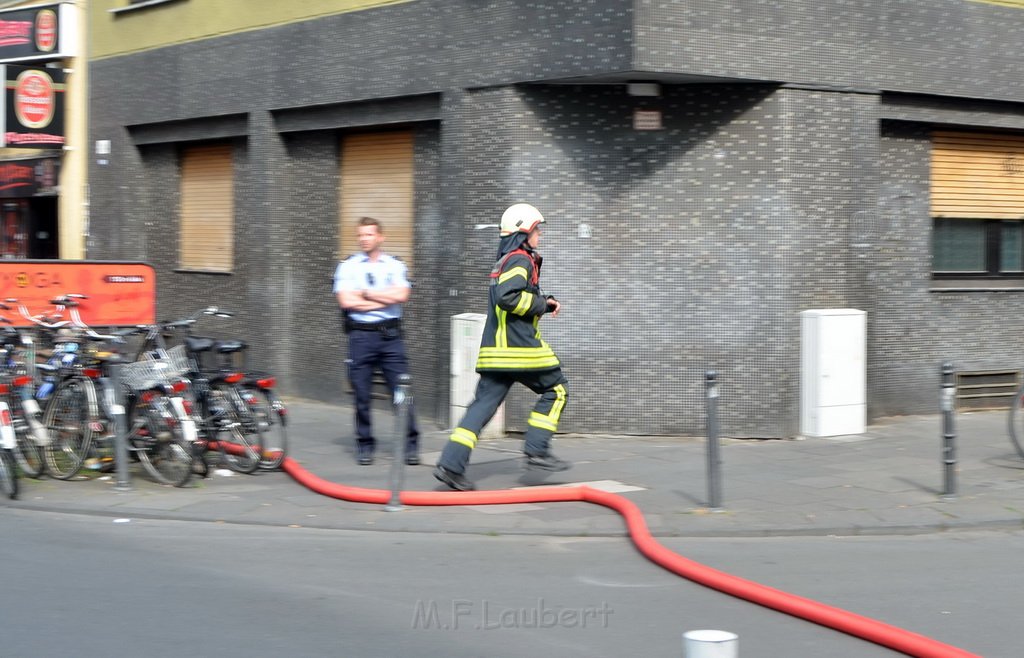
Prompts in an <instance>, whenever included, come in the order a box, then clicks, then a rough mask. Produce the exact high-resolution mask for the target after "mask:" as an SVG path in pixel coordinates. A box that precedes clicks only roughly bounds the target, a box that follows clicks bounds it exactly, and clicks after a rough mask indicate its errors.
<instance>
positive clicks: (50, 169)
mask: <svg viewBox="0 0 1024 658" xmlns="http://www.w3.org/2000/svg"><path fill="white" fill-rule="evenodd" d="M59 180H60V159H59V158H28V159H25V160H6V161H0V198H3V199H10V198H14V197H29V196H48V195H53V194H57V192H58V187H57V181H59Z"/></svg>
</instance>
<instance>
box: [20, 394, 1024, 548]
mask: <svg viewBox="0 0 1024 658" xmlns="http://www.w3.org/2000/svg"><path fill="white" fill-rule="evenodd" d="M288 404H289V415H290V424H289V427H288V432H289V441H290V446H289V454H290V456H291V458H292V459H294V460H296V461H297V462H299V463H300V464H301V465H302V466H303V467H304V468H306V469H307V470H309V471H311V472H312V473H314V474H316V475H318V476H320V477H322V478H324V479H326V480H330V481H332V482H338V483H341V484H346V485H350V486H355V487H366V488H371V489H385V490H387V489H389V488H390V484H389V482H390V481H389V477H390V475H391V467H392V459H391V450H392V446H393V441H392V437H393V436H395V432H394V429H395V422H394V418H393V417H392V416H390V415H388V414H387V412H386V411H383V410H378V411H376V412H375V416H374V418H375V420H376V423H377V427H378V437H379V438H378V448H377V458H376V461H375V463H374V464H373V465H371V466H359V465H357V464H356V461H355V458H354V454H353V441H352V438H351V436H352V435H351V431H350V430H349V428H350V427H351V426H352V412H351V408H350V407H348V406H343V405H338V406H335V405H328V404H321V403H315V402H309V401H304V400H289V401H288ZM428 425H429V422H426V421H424V422H421V426H428ZM955 428H956V434H957V436H956V445H957V450H956V457H957V460H958V467H957V470H956V483H957V495H956V497H954V498H953V499H951V500H945V499H944V497H943V496H942V493H943V486H944V479H943V463H942V418H941V415H940V414H935V415H930V416H907V417H897V418H888V419H883V420H881V421H879V422H878V423H877V424H875V425H871V426H870V427H868V431H867V432H866V433H865V434H863V435H856V436H843V437H833V438H815V439H804V440H733V439H722V440H721V459H722V470H721V483H722V499H721V503H722V504H721V510H718V511H712V510H709V509H707V507H706V502H707V500H708V487H707V475H706V441H705V439H704V437H646V436H643V437H641V436H595V435H565V436H559V437H558V438H557V439H556V441H555V444H554V449H555V452H556V454H558V455H559V456H560V457H562V458H564V459H568V460H569V461H571V462H573V463H574V466H573V468H572V469H571V470H569V471H566V472H564V473H543V472H537V471H524V469H523V464H522V462H523V460H522V455H521V452H520V450H521V439H520V438H519V437H517V436H515V435H511V436H508V437H506V438H503V439H494V440H483V441H481V442H480V444H479V446H478V447H477V449H476V450H475V451H474V454H473V458H472V461H471V462H470V467H469V471H468V476H469V477H470V479H472V480H474V481H475V482H476V484H477V487H478V488H479V489H480V490H494V489H507V488H513V487H524V486H534V485H539V484H545V485H551V484H572V483H587V484H589V485H590V486H593V487H596V488H600V489H604V490H607V491H613V492H621V493H622V495H623V496H625V497H627V498H629V499H630V500H632V501H633V502H634V503H636V504H637V505H638V506H639V508H640V509H641V511H642V512H643V514H644V517H645V519H646V521H647V524H648V526H649V528H650V531H651V533H652V534H654V535H656V536H719V537H721V536H784V535H858V534H862V535H863V534H914V533H927V532H939V531H946V530H954V529H972V528H1006V529H1013V528H1021V527H1022V526H1024V460H1022V459H1021V458H1019V457H1018V456H1017V454H1016V453H1015V452H1014V450H1013V448H1012V446H1011V444H1010V441H1009V438H1008V436H1007V429H1006V412H1005V411H988V412H975V413H961V414H958V415H957V416H956V423H955ZM447 436H448V434H447V431H445V430H443V429H428V431H427V432H426V433H425V435H424V437H423V439H422V443H423V448H422V458H423V464H422V465H421V466H415V467H404V480H405V486H404V489H405V490H420V491H446V490H447V489H446V488H445V487H443V486H442V485H441V484H440V483H439V482H437V481H436V480H435V479H434V478H433V477H432V475H431V470H432V468H433V465H434V463H435V462H436V460H437V457H438V455H439V452H440V449H441V447H442V446H443V445H444V443H445V441H446V440H447ZM130 473H131V490H130V491H127V492H120V491H117V490H115V478H114V477H113V476H112V474H103V475H100V474H98V473H94V472H90V473H88V474H85V475H81V476H79V477H78V478H77V479H75V480H71V481H60V480H52V479H47V478H43V479H40V480H29V479H23V480H22V481H21V484H22V493H21V496H20V497H19V499H18V500H14V501H8V500H3V501H2V502H0V505H4V506H6V507H9V508H15V509H27V510H43V511H53V512H69V513H78V514H95V515H101V516H109V517H113V518H127V519H138V518H160V519H179V520H191V521H209V522H220V523H242V524H264V525H277V526H291V527H300V526H301V527H316V528H338V529H348V530H378V531H404V532H464V533H479V534H493V535H502V534H531V535H565V536H569V535H573V536H602V535H603V536H607V535H611V536H621V535H625V534H626V526H625V523H624V522H623V520H622V518H621V517H620V516H619V515H618V514H617V513H616V512H614V511H612V510H610V509H607V508H605V507H601V506H599V505H593V504H589V503H583V502H561V503H543V504H509V505H490V506H475V505H473V506H444V507H411V506H406V507H405V508H404V509H402V510H399V511H392V512H389V511H386V510H385V509H384V506H383V505H372V504H366V503H353V502H347V501H343V500H338V499H334V498H329V497H326V496H323V495H320V494H317V493H314V492H312V491H310V490H308V489H306V488H305V487H303V486H302V485H300V484H298V483H297V482H296V481H295V480H293V479H292V478H291V477H290V476H289V475H288V474H286V473H284V472H280V471H276V472H258V473H256V474H254V475H239V474H225V473H228V472H226V471H223V469H216V470H211V475H210V477H209V478H207V479H205V480H200V479H197V480H196V481H195V482H194V483H193V484H192V485H191V486H188V487H185V488H180V489H178V488H173V487H167V486H161V485H157V484H154V483H153V482H151V481H150V480H148V479H147V477H146V474H145V472H144V471H142V469H141V468H140V467H139V466H138V465H137V464H133V465H132V466H131V469H130Z"/></svg>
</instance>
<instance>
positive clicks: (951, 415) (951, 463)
mask: <svg viewBox="0 0 1024 658" xmlns="http://www.w3.org/2000/svg"><path fill="white" fill-rule="evenodd" d="M954 373H955V371H954V370H953V364H952V363H950V362H949V361H946V362H945V363H943V364H942V395H941V398H940V400H939V408H940V409H942V498H943V500H952V499H954V498H956V428H955V427H954V420H955V415H956V411H955V397H956V383H955V381H954V377H953V375H954Z"/></svg>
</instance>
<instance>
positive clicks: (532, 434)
mask: <svg viewBox="0 0 1024 658" xmlns="http://www.w3.org/2000/svg"><path fill="white" fill-rule="evenodd" d="M517 382H518V383H520V384H522V385H523V386H526V387H527V388H529V389H530V390H531V391H533V392H534V393H537V394H539V395H540V398H539V399H538V400H537V403H536V405H534V407H533V411H532V412H531V413H530V418H529V420H527V423H526V424H527V428H526V434H525V436H524V437H523V439H524V442H523V452H525V453H526V454H527V455H544V454H547V452H548V450H549V448H550V445H551V437H552V435H554V433H555V431H556V430H557V429H558V420H559V418H560V417H561V415H562V409H563V408H564V407H565V402H566V398H567V397H568V391H567V390H566V386H567V384H568V383H569V382H568V380H566V378H565V375H563V374H562V369H561V368H555V369H554V370H542V371H539V372H538V371H529V370H517V371H514V372H509V373H498V372H483V373H480V382H479V383H478V384H477V385H476V396H475V397H474V398H473V402H472V403H471V404H470V405H469V409H467V410H466V415H465V416H463V418H462V422H460V423H459V426H458V427H456V428H455V430H454V431H453V432H452V435H451V438H450V439H449V441H448V443H446V444H445V446H444V450H443V451H442V452H441V458H440V459H439V460H438V461H437V463H438V465H439V466H443V467H444V468H446V469H448V470H449V471H452V472H453V473H460V474H461V473H465V472H466V465H467V464H468V463H469V456H470V453H471V452H472V451H473V448H474V447H476V441H477V435H478V434H479V433H480V430H482V429H483V427H484V426H485V425H486V424H487V423H488V422H490V420H491V418H492V417H493V416H494V413H495V412H496V411H497V410H498V407H499V406H501V403H502V401H503V400H504V399H505V396H507V395H508V392H509V390H510V389H511V388H512V385H513V384H515V383H517Z"/></svg>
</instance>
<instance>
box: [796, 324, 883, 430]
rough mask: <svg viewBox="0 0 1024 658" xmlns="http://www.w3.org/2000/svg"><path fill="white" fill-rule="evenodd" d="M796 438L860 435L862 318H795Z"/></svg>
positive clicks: (863, 422)
mask: <svg viewBox="0 0 1024 658" xmlns="http://www.w3.org/2000/svg"><path fill="white" fill-rule="evenodd" d="M800 337H801V340H800V433H801V434H802V435H804V436H814V437H819V436H841V435H845V434H863V433H864V431H865V430H866V428H867V370H866V355H867V313H865V312H864V311H859V310H857V309H851V308H839V309H818V310H809V311H803V312H801V313H800Z"/></svg>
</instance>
